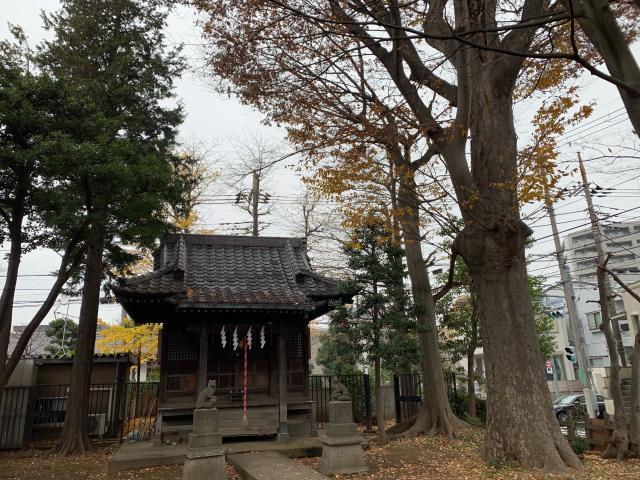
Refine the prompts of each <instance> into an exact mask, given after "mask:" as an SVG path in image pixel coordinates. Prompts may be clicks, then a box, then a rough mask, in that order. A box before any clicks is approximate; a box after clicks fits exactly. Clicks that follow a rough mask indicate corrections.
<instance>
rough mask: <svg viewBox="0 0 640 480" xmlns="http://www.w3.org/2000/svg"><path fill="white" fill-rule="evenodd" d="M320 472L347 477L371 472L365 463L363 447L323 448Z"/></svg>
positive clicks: (332, 446)
mask: <svg viewBox="0 0 640 480" xmlns="http://www.w3.org/2000/svg"><path fill="white" fill-rule="evenodd" d="M318 470H319V471H320V473H322V474H323V475H347V474H352V473H361V472H367V471H369V467H368V466H367V464H366V463H365V461H364V455H363V453H362V445H361V444H360V443H357V444H351V445H328V444H326V443H325V445H324V447H323V448H322V458H321V459H320V465H319V467H318Z"/></svg>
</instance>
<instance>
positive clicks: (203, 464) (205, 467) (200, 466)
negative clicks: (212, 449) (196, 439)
mask: <svg viewBox="0 0 640 480" xmlns="http://www.w3.org/2000/svg"><path fill="white" fill-rule="evenodd" d="M220 450H222V448H220ZM189 451H191V450H189ZM189 451H187V458H186V460H185V462H184V467H183V469H182V480H227V472H226V470H225V462H224V453H223V454H219V455H213V456H211V455H209V456H202V457H194V458H190V457H189Z"/></svg>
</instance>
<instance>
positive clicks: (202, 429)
mask: <svg viewBox="0 0 640 480" xmlns="http://www.w3.org/2000/svg"><path fill="white" fill-rule="evenodd" d="M218 419H219V412H218V409H217V408H207V409H196V410H194V411H193V433H214V432H217V431H218V424H219V421H218Z"/></svg>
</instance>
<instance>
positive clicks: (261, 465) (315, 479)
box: [227, 452, 327, 480]
mask: <svg viewBox="0 0 640 480" xmlns="http://www.w3.org/2000/svg"><path fill="white" fill-rule="evenodd" d="M227 463H230V464H231V465H233V466H234V467H235V469H236V470H237V471H238V473H239V474H240V476H241V477H242V478H243V479H245V480H326V479H327V477H325V476H324V475H322V474H320V473H318V472H317V471H315V470H312V469H311V468H309V467H305V466H304V465H302V464H300V463H298V462H296V461H294V460H291V459H290V458H287V457H285V456H284V455H281V454H280V453H277V452H251V453H241V454H237V455H228V456H227Z"/></svg>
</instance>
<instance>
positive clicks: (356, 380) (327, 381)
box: [309, 374, 371, 428]
mask: <svg viewBox="0 0 640 480" xmlns="http://www.w3.org/2000/svg"><path fill="white" fill-rule="evenodd" d="M338 378H339V380H340V383H342V384H343V385H344V386H345V387H347V390H349V393H351V401H352V403H353V417H354V421H355V422H357V423H363V424H365V425H366V426H367V427H368V428H371V382H370V379H369V375H367V374H360V375H340V376H339V377H338ZM309 387H310V393H311V400H313V401H315V402H316V408H317V415H318V428H323V427H324V424H325V423H326V422H327V421H328V420H329V412H328V406H329V401H331V393H332V391H331V375H311V376H310V378H309Z"/></svg>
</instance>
